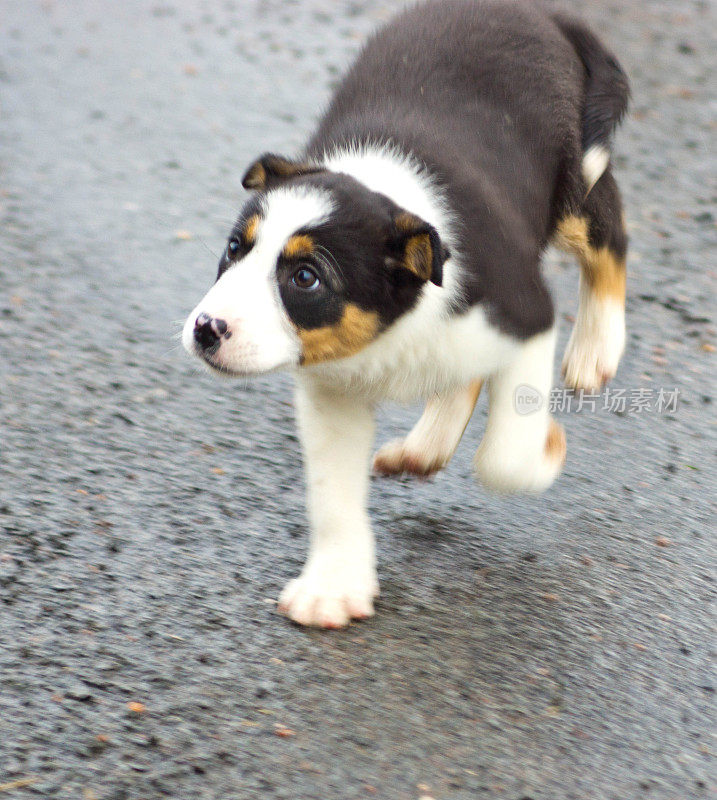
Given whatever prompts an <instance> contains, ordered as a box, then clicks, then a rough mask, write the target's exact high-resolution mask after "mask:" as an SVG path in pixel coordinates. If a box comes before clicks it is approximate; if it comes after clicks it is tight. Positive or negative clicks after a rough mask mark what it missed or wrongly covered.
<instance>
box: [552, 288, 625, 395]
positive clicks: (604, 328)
mask: <svg viewBox="0 0 717 800" xmlns="http://www.w3.org/2000/svg"><path fill="white" fill-rule="evenodd" d="M624 349H625V311H624V308H623V306H622V305H621V304H619V303H616V302H614V301H610V300H603V301H600V300H595V299H592V300H590V301H589V302H588V303H587V304H586V307H585V309H584V311H583V314H582V315H581V316H579V317H578V320H577V322H576V324H575V327H574V328H573V331H572V333H571V335H570V341H569V342H568V346H567V347H566V348H565V355H564V357H563V366H562V371H563V377H564V379H565V385H566V386H568V387H569V388H571V389H584V390H586V391H595V390H597V389H600V387H602V386H603V385H604V384H605V383H607V381H609V380H610V379H611V378H614V377H615V373H616V372H617V365H618V364H619V362H620V356H621V355H622V352H623V350H624Z"/></svg>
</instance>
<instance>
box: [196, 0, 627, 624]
mask: <svg viewBox="0 0 717 800" xmlns="http://www.w3.org/2000/svg"><path fill="white" fill-rule="evenodd" d="M627 99H628V83H627V79H626V77H625V74H624V73H623V71H622V69H621V68H620V66H619V64H618V63H617V61H616V60H615V58H614V57H613V56H612V55H611V54H610V53H609V52H608V51H607V50H606V49H605V48H604V47H603V46H602V45H601V44H600V42H599V41H598V39H597V38H596V37H595V36H594V35H593V33H591V32H590V30H588V29H587V28H586V27H585V26H584V25H583V24H582V23H581V22H579V21H577V20H575V19H574V18H573V17H571V16H569V15H566V14H563V13H555V12H552V11H549V10H547V9H546V8H543V7H541V6H540V5H537V4H535V3H533V2H527V1H524V2H521V1H519V2H508V1H504V0H430V1H429V2H425V3H422V4H419V5H417V6H414V7H412V8H410V9H409V10H406V11H404V12H403V13H401V14H399V15H398V16H397V17H396V18H395V19H394V20H393V21H392V22H390V23H389V24H388V25H386V26H385V27H383V28H382V29H381V30H379V31H378V32H377V33H376V34H375V35H374V36H373V37H372V38H371V39H370V40H369V41H368V43H367V44H366V45H365V47H364V48H363V50H362V51H361V54H360V55H359V57H358V59H357V60H356V62H355V63H354V65H353V66H352V67H351V69H350V70H349V72H348V74H347V75H346V76H345V78H344V79H343V81H342V83H341V85H340V86H339V88H338V89H337V91H336V93H335V95H334V97H333V99H332V100H331V103H330V105H329V108H328V110H327V111H326V113H325V114H324V116H323V117H322V119H321V120H320V122H319V125H318V129H317V130H316V132H315V133H314V135H313V136H312V137H311V139H310V141H309V143H308V144H307V146H306V148H305V150H304V151H303V153H301V154H300V155H299V157H297V158H284V157H282V156H278V155H274V154H266V155H263V156H261V157H260V158H259V159H258V160H257V161H256V162H255V163H254V164H252V165H251V166H250V167H249V169H248V171H247V172H246V175H245V176H244V179H243V181H242V184H243V186H244V187H245V188H246V189H249V190H252V191H253V194H252V195H251V197H250V199H249V200H248V202H247V203H246V205H245V206H244V208H243V209H242V211H241V213H240V215H239V218H238V219H237V221H236V224H235V225H234V227H233V229H232V231H231V233H230V235H229V239H228V242H227V245H226V250H225V251H224V253H223V255H222V257H221V260H220V262H219V272H218V275H217V280H216V283H215V284H214V286H213V287H212V288H211V289H210V290H209V292H208V293H207V295H206V296H205V297H204V299H203V300H201V301H200V303H199V304H198V305H197V307H196V308H195V309H194V311H192V313H191V314H190V315H189V318H188V319H187V322H186V325H185V328H184V333H183V341H184V345H185V347H186V349H187V350H188V351H189V352H190V353H192V354H194V355H196V356H198V357H199V358H200V359H203V361H204V362H206V364H208V365H209V367H210V368H211V369H212V370H214V371H216V372H218V373H223V374H224V375H229V376H246V375H254V374H258V373H264V372H271V371H274V370H279V369H288V370H291V371H292V372H293V373H294V375H295V377H296V404H297V417H298V425H299V430H300V435H301V440H302V444H303V450H304V456H305V465H306V476H307V486H308V512H309V519H310V526H311V542H310V548H309V555H308V560H307V562H306V565H305V566H304V568H303V570H302V572H301V574H300V575H299V576H298V577H297V578H296V579H295V580H293V581H291V582H290V583H289V584H288V585H287V586H286V588H285V589H284V591H283V593H282V594H281V597H280V599H279V608H280V610H281V611H282V612H284V613H285V614H286V615H287V616H289V617H290V618H291V619H292V620H294V621H296V622H298V623H301V624H303V625H318V626H322V627H327V628H333V627H340V626H343V625H346V624H347V623H348V622H349V621H350V620H351V619H352V618H353V619H359V618H363V617H368V616H370V615H371V614H373V603H374V599H375V597H376V596H377V595H378V580H377V576H376V566H375V557H374V541H373V535H372V532H371V527H370V523H369V517H368V513H367V509H366V496H367V492H368V484H369V470H370V467H371V448H372V439H373V432H374V421H373V418H374V407H375V404H376V403H377V402H378V401H380V400H383V399H385V398H390V399H392V400H397V401H399V402H410V401H414V400H416V399H417V398H423V399H425V401H426V408H425V411H424V413H423V416H422V417H421V418H420V420H419V421H418V423H417V424H416V425H415V427H414V428H413V430H412V431H411V432H410V433H409V434H408V436H407V437H406V438H405V439H402V440H396V441H392V442H389V443H388V444H386V445H384V446H383V447H382V448H381V449H380V450H379V451H378V452H377V453H376V455H375V456H374V458H373V468H374V469H375V470H376V471H377V472H379V473H383V474H390V475H393V474H398V473H412V474H415V475H430V474H431V473H434V472H436V471H437V470H440V469H442V468H443V467H444V466H445V465H446V464H447V463H448V461H449V459H450V458H451V456H452V455H453V452H454V450H455V449H456V446H457V445H458V442H459V440H460V438H461V435H462V433H463V430H464V429H465V427H466V424H467V423H468V420H469V419H470V416H471V414H472V412H473V408H474V406H475V403H476V400H477V399H478V395H479V393H480V391H481V387H482V386H483V385H484V384H485V385H486V386H487V388H488V394H489V401H490V409H489V415H488V423H487V427H486V431H485V435H484V438H483V441H482V443H481V445H480V447H479V448H478V451H477V453H476V454H475V461H474V464H475V471H476V475H477V477H478V479H479V480H480V481H481V482H482V483H483V484H484V485H485V486H487V487H489V488H491V489H494V490H497V491H501V492H542V491H543V490H545V489H547V487H548V486H550V484H551V483H552V482H553V481H554V480H555V478H556V477H557V475H558V474H559V473H560V471H561V468H562V465H563V462H564V459H565V435H564V433H563V430H562V428H561V427H560V426H559V425H557V424H556V423H555V422H554V421H553V420H552V419H551V418H550V416H549V413H548V403H547V398H548V395H549V391H550V387H551V375H552V368H553V356H554V348H555V316H554V311H553V304H552V302H551V297H550V294H549V292H548V289H547V288H546V285H545V282H544V280H543V278H542V276H541V271H540V261H541V256H542V254H543V251H544V250H545V248H546V247H547V245H548V243H550V242H553V243H556V244H557V245H558V246H560V247H563V248H565V249H567V250H569V251H570V252H572V253H574V254H575V255H576V256H577V259H578V261H579V263H580V268H581V274H580V297H579V309H578V313H577V319H576V322H575V328H574V330H573V332H572V336H571V338H570V342H569V344H568V347H567V351H566V353H565V357H564V359H563V374H564V376H565V381H566V384H567V386H569V387H573V388H576V389H586V390H587V389H596V388H598V387H600V386H601V385H602V384H603V383H604V382H605V381H606V380H607V379H609V378H611V377H612V376H613V375H614V374H615V370H616V369H617V365H618V361H619V359H620V356H621V354H622V351H623V346H624V342H625V322H624V306H625V253H626V247H627V242H626V236H625V230H624V226H623V219H622V208H621V202H620V196H619V193H618V188H617V186H616V184H615V180H614V178H613V176H612V173H611V171H610V164H609V158H610V156H609V146H610V139H611V136H612V134H613V131H614V129H615V127H616V125H617V124H618V122H619V121H620V119H621V117H622V116H623V114H624V113H625V110H626V107H627ZM525 386H527V387H531V391H534V392H537V393H538V394H535V395H534V396H535V397H538V398H542V404H540V403H538V404H537V405H540V407H539V408H536V410H535V411H534V412H533V413H519V411H520V409H517V408H516V405H515V393H516V390H517V389H519V388H520V387H525Z"/></svg>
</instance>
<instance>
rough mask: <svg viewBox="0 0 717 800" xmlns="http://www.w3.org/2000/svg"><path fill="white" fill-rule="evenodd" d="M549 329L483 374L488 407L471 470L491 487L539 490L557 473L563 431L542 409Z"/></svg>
mask: <svg viewBox="0 0 717 800" xmlns="http://www.w3.org/2000/svg"><path fill="white" fill-rule="evenodd" d="M554 352H555V331H554V330H553V329H551V330H548V331H545V332H544V333H539V334H537V335H536V336H533V337H532V338H531V339H528V341H526V342H525V344H523V345H522V346H521V347H520V349H519V350H518V352H517V354H516V355H515V356H514V358H513V359H512V361H510V362H509V363H508V364H507V365H506V366H505V367H504V368H503V369H501V370H499V371H498V372H496V373H495V374H493V375H491V377H490V378H489V379H488V391H489V394H490V407H489V411H488V424H487V426H486V431H485V435H484V437H483V441H482V442H481V444H480V447H479V448H478V452H477V453H476V456H475V460H474V466H475V470H476V476H477V477H478V479H479V480H480V481H481V482H482V483H483V484H485V485H486V486H487V487H488V488H490V489H493V490H494V491H497V492H542V491H544V490H545V489H547V488H548V486H550V484H551V483H552V482H553V481H554V480H555V478H556V477H557V476H558V475H559V474H560V471H561V470H562V468H563V463H564V461H565V434H564V432H563V429H562V428H561V427H560V426H559V425H558V424H557V423H555V422H554V421H553V420H552V419H551V417H550V414H549V413H548V408H549V397H550V383H551V376H552V368H553V355H554Z"/></svg>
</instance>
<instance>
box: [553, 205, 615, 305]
mask: <svg viewBox="0 0 717 800" xmlns="http://www.w3.org/2000/svg"><path fill="white" fill-rule="evenodd" d="M555 245H556V246H557V247H559V248H561V249H562V250H567V251H568V252H570V253H573V254H574V255H576V256H577V258H578V260H579V261H580V266H581V268H582V273H583V276H584V277H585V280H586V281H587V284H588V286H589V287H590V289H591V290H592V291H593V293H594V294H595V295H596V296H597V297H609V298H611V299H612V300H616V301H618V302H620V303H624V302H625V260H624V259H623V258H619V257H618V256H616V255H615V253H613V252H612V250H610V248H609V247H598V248H595V247H591V245H590V242H589V239H588V223H587V220H586V219H585V218H584V217H566V218H565V219H563V220H561V221H560V222H559V223H558V227H557V230H556V233H555Z"/></svg>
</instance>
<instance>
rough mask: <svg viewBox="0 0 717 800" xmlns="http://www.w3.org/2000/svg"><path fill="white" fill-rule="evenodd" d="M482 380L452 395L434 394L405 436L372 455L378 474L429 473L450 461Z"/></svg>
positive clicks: (476, 398) (436, 470) (476, 397)
mask: <svg viewBox="0 0 717 800" xmlns="http://www.w3.org/2000/svg"><path fill="white" fill-rule="evenodd" d="M481 386H482V381H479V380H477V381H473V382H472V383H470V384H469V385H468V386H466V387H465V388H464V389H461V390H460V391H457V392H454V393H453V394H447V395H437V396H436V397H433V398H431V399H430V400H429V401H428V403H426V408H425V410H424V412H423V414H422V416H421V418H420V419H419V420H418V422H417V423H416V424H415V425H414V427H413V430H411V432H410V433H409V434H408V436H407V437H406V438H405V439H394V440H393V441H390V442H388V443H387V444H385V445H384V446H383V447H382V448H381V449H380V450H379V451H378V452H377V453H376V455H375V456H374V459H373V468H374V470H375V471H376V472H378V473H380V474H382V475H400V474H401V473H404V472H408V473H411V474H412V475H423V476H426V475H432V474H433V473H435V472H438V471H439V470H441V469H443V467H445V466H446V464H447V463H448V462H449V461H450V460H451V457H452V456H453V453H454V452H455V450H456V447H458V442H460V440H461V436H463V431H464V430H465V429H466V425H468V421H469V420H470V418H471V414H472V413H473V409H474V408H475V404H476V401H477V400H478V395H479V394H480V390H481Z"/></svg>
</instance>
